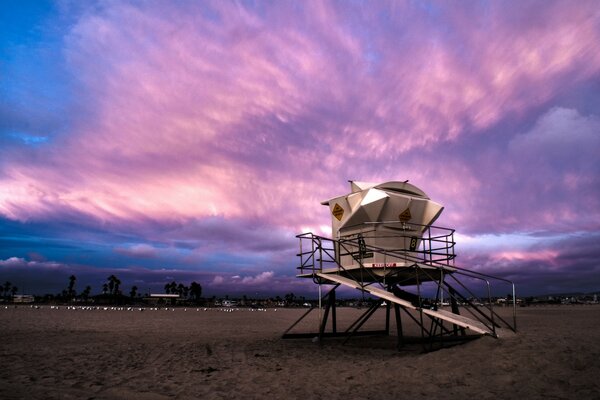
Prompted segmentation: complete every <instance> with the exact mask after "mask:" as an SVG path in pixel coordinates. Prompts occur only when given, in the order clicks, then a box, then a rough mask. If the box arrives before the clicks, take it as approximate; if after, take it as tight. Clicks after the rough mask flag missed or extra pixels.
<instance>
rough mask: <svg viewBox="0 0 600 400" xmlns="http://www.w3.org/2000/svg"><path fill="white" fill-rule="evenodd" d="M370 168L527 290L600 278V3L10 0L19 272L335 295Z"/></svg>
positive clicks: (463, 255)
mask: <svg viewBox="0 0 600 400" xmlns="http://www.w3.org/2000/svg"><path fill="white" fill-rule="evenodd" d="M348 179H353V180H360V181H373V182H383V181H390V180H406V179H410V181H411V183H413V184H415V185H417V186H418V187H420V188H422V189H423V190H424V191H425V192H427V193H428V194H429V196H430V197H431V198H432V199H434V200H435V201H437V202H439V203H441V204H443V205H444V206H445V211H444V213H443V214H442V216H441V218H440V219H439V220H438V221H437V224H438V225H442V226H448V227H452V228H454V229H456V230H457V232H458V236H457V241H458V245H457V253H458V259H457V264H458V265H460V266H463V267H465V268H472V269H476V270H479V271H483V272H488V273H493V274H497V275H500V276H503V277H507V278H509V279H512V280H514V281H515V282H516V283H517V285H518V287H517V288H518V292H519V293H521V294H523V295H529V294H540V293H552V292H555V293H556V292H570V291H584V292H589V291H596V290H600V263H599V262H598V260H599V259H600V245H599V244H600V7H598V2H597V1H589V2H588V1H577V2H572V1H537V2H536V1H533V2H531V1H518V2H494V1H492V2H489V1H480V2H477V1H460V2H427V1H407V2H383V1H382V2H371V1H365V2H326V1H297V2H287V1H281V2H279V1H278V2H239V3H238V2H235V3H234V2H229V1H216V2H204V1H203V2H199V1H189V2H188V1H178V2H167V1H156V2H152V1H149V2H127V1H107V2H92V1H90V2H78V1H73V2H71V1H59V2H56V3H54V2H20V1H14V2H13V1H5V2H2V3H1V4H0V280H1V281H2V282H4V281H6V280H10V281H11V282H13V284H16V285H17V286H19V288H20V289H25V292H34V293H45V292H59V291H60V290H62V289H64V288H65V287H66V286H67V284H68V280H67V277H68V276H69V275H70V274H75V275H76V276H77V277H78V282H77V287H76V288H78V289H79V290H82V289H83V287H84V286H85V285H87V284H89V285H91V286H92V288H93V292H99V290H100V288H101V285H102V283H104V282H105V281H106V277H107V276H108V275H110V274H112V273H114V274H116V275H117V276H118V277H119V278H120V279H121V281H123V288H124V290H126V291H128V288H129V287H130V286H131V285H133V284H135V285H137V286H138V287H140V288H141V289H142V290H144V291H145V290H146V289H150V290H152V291H157V290H160V289H161V288H162V287H163V286H164V283H166V282H168V281H170V280H177V281H178V282H179V281H183V282H185V283H189V282H191V281H192V280H196V281H198V282H200V283H201V284H202V286H203V288H204V293H205V294H206V295H213V294H215V295H222V294H231V295H235V294H242V293H245V294H249V295H254V294H259V295H270V294H285V293H287V292H289V291H293V292H294V293H306V294H311V293H312V292H313V291H314V290H315V289H313V287H312V284H311V283H310V282H304V281H301V280H298V279H295V278H294V274H295V270H294V267H295V266H296V264H297V260H296V257H295V254H296V252H297V242H296V239H295V238H294V236H295V235H296V234H298V233H301V232H305V231H312V232H314V233H317V234H323V235H329V226H330V215H329V213H328V210H327V208H326V207H323V206H322V205H320V201H322V200H326V199H328V198H331V197H334V196H337V195H341V194H344V193H346V192H347V191H348V183H347V180H348Z"/></svg>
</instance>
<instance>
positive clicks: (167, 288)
mask: <svg viewBox="0 0 600 400" xmlns="http://www.w3.org/2000/svg"><path fill="white" fill-rule="evenodd" d="M165 293H166V294H170V293H171V284H170V283H165Z"/></svg>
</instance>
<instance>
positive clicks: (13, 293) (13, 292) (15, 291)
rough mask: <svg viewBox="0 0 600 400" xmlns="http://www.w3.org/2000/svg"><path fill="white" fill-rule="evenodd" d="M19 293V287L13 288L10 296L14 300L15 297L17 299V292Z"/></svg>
mask: <svg viewBox="0 0 600 400" xmlns="http://www.w3.org/2000/svg"><path fill="white" fill-rule="evenodd" d="M18 291H19V288H18V287H16V286H13V287H12V288H11V289H10V294H11V297H13V298H14V297H15V294H17V292H18Z"/></svg>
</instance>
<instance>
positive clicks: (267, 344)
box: [0, 305, 600, 399]
mask: <svg viewBox="0 0 600 400" xmlns="http://www.w3.org/2000/svg"><path fill="white" fill-rule="evenodd" d="M304 311H305V310H303V309H278V310H277V311H275V310H274V309H267V310H266V311H250V310H248V309H244V310H238V311H234V312H225V311H221V310H218V309H208V310H206V311H204V309H202V308H201V309H199V310H198V311H196V308H188V309H185V310H184V309H182V308H181V309H175V310H173V309H171V310H158V311H151V310H145V311H143V312H141V311H139V310H138V309H134V310H133V311H127V310H126V309H125V310H110V309H108V310H103V309H100V310H82V309H75V310H73V309H67V308H66V307H60V309H51V308H50V306H43V307H42V308H40V309H36V308H31V307H29V306H22V307H17V308H15V307H12V306H9V307H8V308H5V307H4V306H2V308H1V309H0V324H1V325H0V362H1V365H2V367H1V368H0V399H167V398H175V399H200V398H201V399H231V398H234V399H235V398H244V399H264V398H277V399H279V398H290V399H350V398H352V399H442V398H444V399H465V398H472V397H476V398H478V399H514V398H519V399H542V398H543V399H598V398H600V379H599V377H600V361H599V360H600V340H598V339H599V337H600V306H598V305H585V306H584V305H579V306H544V307H527V308H520V309H519V310H518V327H519V332H518V333H517V334H506V335H503V337H502V338H501V339H494V338H492V337H482V338H480V339H477V340H474V341H471V342H468V343H466V344H462V345H459V346H454V347H451V348H446V349H443V350H440V351H435V352H429V353H423V352H421V350H420V347H419V346H406V348H405V349H403V350H402V351H396V350H395V348H394V344H395V340H396V339H395V337H378V338H367V337H360V338H353V339H351V340H350V342H349V343H348V344H346V345H342V343H341V340H338V339H327V340H325V341H324V342H323V343H322V344H321V345H319V344H318V343H316V342H314V341H313V340H311V339H290V340H282V339H281V338H280V337H281V334H282V333H283V332H284V331H285V330H286V328H287V327H288V326H289V325H290V324H291V323H292V322H294V321H295V320H296V319H297V318H298V317H299V316H300V315H301V314H302V313H303V312H304ZM501 311H502V312H505V313H506V315H508V314H509V310H508V309H505V310H501ZM360 312H362V311H361V310H355V309H349V308H348V309H343V308H342V309H339V310H338V318H339V321H340V322H339V324H340V325H343V324H344V323H345V322H349V321H352V320H353V318H354V317H356V316H357V315H358V314H359V313H360ZM383 318H384V312H383V310H382V311H381V312H378V313H377V314H376V316H375V318H374V319H373V320H372V321H370V322H369V323H370V324H372V326H373V327H382V326H383ZM316 324H317V315H316V313H315V315H314V316H311V318H309V319H308V321H307V323H306V325H307V326H301V327H299V330H303V329H304V330H306V329H308V330H310V329H311V328H312V329H316ZM366 328H368V327H366ZM407 333H410V330H409V331H408V332H407Z"/></svg>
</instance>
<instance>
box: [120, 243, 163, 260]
mask: <svg viewBox="0 0 600 400" xmlns="http://www.w3.org/2000/svg"><path fill="white" fill-rule="evenodd" d="M115 252H117V253H119V254H122V255H125V256H129V257H137V258H154V257H156V256H157V254H158V250H157V249H156V248H154V247H152V246H150V245H148V244H145V243H140V244H134V245H131V246H129V247H117V248H115Z"/></svg>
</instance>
